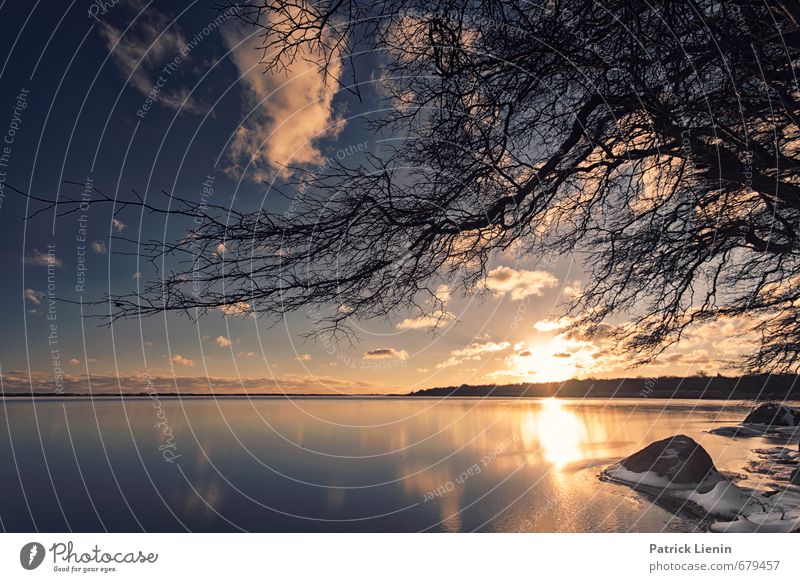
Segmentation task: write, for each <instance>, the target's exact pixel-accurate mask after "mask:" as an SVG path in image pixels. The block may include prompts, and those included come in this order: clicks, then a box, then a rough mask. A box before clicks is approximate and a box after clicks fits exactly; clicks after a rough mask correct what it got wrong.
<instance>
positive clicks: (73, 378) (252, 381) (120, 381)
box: [3, 370, 375, 394]
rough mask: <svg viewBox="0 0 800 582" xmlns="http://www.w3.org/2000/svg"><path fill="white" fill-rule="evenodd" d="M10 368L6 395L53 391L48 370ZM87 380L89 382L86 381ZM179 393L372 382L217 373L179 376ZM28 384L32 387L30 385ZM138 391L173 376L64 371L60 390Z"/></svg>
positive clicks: (161, 386) (343, 388)
mask: <svg viewBox="0 0 800 582" xmlns="http://www.w3.org/2000/svg"><path fill="white" fill-rule="evenodd" d="M28 374H29V372H28V370H19V371H17V370H10V371H8V372H6V371H5V370H4V372H3V386H4V389H5V393H6V394H30V392H31V390H33V392H34V394H53V393H55V389H56V385H55V383H54V381H53V373H52V372H49V373H48V372H38V371H31V372H30V378H29V377H28ZM89 379H91V384H90V383H89ZM178 380H179V386H180V390H181V393H182V394H210V393H211V392H212V390H213V393H214V394H241V393H243V392H247V393H251V394H259V393H261V394H263V393H270V394H280V393H287V394H297V393H302V394H332V393H351V394H353V393H362V394H363V393H368V392H374V391H375V384H374V383H367V382H360V381H348V380H342V379H341V378H333V377H328V376H310V375H306V374H303V375H299V374H298V375H291V374H289V375H286V376H283V377H271V376H270V377H254V378H236V377H220V376H209V377H206V376H182V377H180V378H179V379H178ZM31 386H32V388H31ZM90 386H91V393H93V394H119V393H120V391H121V392H122V393H123V394H141V393H146V392H147V390H148V389H150V390H152V388H151V387H155V388H156V390H157V392H158V393H159V394H165V393H171V392H175V378H174V376H173V375H172V374H171V373H169V372H167V373H164V374H161V375H159V374H156V373H154V372H152V371H151V372H150V373H149V374H148V375H147V376H145V375H144V374H143V373H130V374H126V375H120V376H117V375H114V374H92V375H91V377H90V378H87V376H86V375H84V374H80V375H78V374H65V375H64V377H63V391H64V392H65V393H67V394H88V393H89V392H90Z"/></svg>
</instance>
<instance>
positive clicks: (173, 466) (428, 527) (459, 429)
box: [0, 398, 767, 532]
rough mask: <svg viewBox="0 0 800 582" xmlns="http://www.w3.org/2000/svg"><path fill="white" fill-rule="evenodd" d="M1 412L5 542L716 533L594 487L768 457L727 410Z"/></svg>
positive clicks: (552, 406) (366, 402) (423, 403)
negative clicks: (29, 536) (737, 435)
mask: <svg viewBox="0 0 800 582" xmlns="http://www.w3.org/2000/svg"><path fill="white" fill-rule="evenodd" d="M0 406H2V410H0V519H1V520H2V524H1V525H2V528H3V529H5V530H8V531H33V530H40V531H69V530H72V531H104V530H108V531H141V530H146V531H184V530H191V531H238V530H246V531H279V532H285V531H397V532H406V531H409V532H410V531H474V530H478V531H545V532H551V531H558V532H574V531H577V532H581V531H588V532H596V531H615V532H616V531H662V530H665V531H692V530H694V529H697V528H702V527H703V525H702V524H698V523H696V522H693V521H690V520H688V519H686V518H682V517H677V516H675V515H673V514H671V513H669V512H667V511H665V510H663V509H661V508H659V507H657V506H653V505H652V504H651V503H650V502H649V501H647V500H645V499H643V498H642V497H640V496H639V495H638V494H636V493H634V492H632V491H631V490H629V489H627V488H625V487H621V486H616V485H612V484H608V483H603V482H600V481H599V480H598V479H597V475H598V473H599V472H600V470H602V468H604V467H605V466H607V465H608V464H610V463H612V462H614V461H616V460H618V459H619V458H621V457H623V456H625V455H627V454H630V453H632V452H634V451H636V450H638V449H640V448H642V447H643V446H645V445H647V444H649V443H650V442H652V441H654V440H657V439H660V438H664V437H667V436H670V435H673V434H686V435H688V436H690V437H692V438H694V439H695V440H697V441H698V442H700V443H701V444H702V445H703V446H704V447H705V448H706V449H707V450H708V452H709V453H710V454H711V456H712V458H713V459H714V461H715V463H716V464H717V467H718V468H719V469H720V470H722V471H729V472H740V471H741V470H742V468H743V467H744V466H745V465H746V463H747V461H748V460H749V459H750V458H751V456H752V454H751V449H753V448H756V447H759V446H764V445H765V444H767V443H766V441H764V440H763V439H738V440H732V439H729V438H726V437H722V436H715V435H710V434H707V433H706V432H705V431H707V430H709V429H711V428H714V427H715V426H719V425H721V424H735V423H737V422H738V421H740V420H741V419H742V418H743V417H744V416H745V414H746V412H747V410H748V406H745V405H743V404H741V403H728V404H726V403H723V402H715V401H702V402H697V401H674V400H673V401H671V402H668V401H660V400H635V401H634V400H614V401H608V400H559V401H554V400H550V399H548V400H539V399H525V400H519V399H518V400H504V399H503V400H501V399H488V400H487V399H484V400H478V399H454V398H453V399H446V400H437V399H417V398H380V399H371V398H370V399H358V400H352V399H347V400H345V399H319V398H317V399H314V398H300V399H294V400H284V399H278V398H258V399H245V398H228V399H222V400H212V399H201V398H197V399H188V400H183V401H180V400H174V399H162V400H160V401H151V400H150V399H140V400H125V401H121V400H105V401H94V402H93V401H91V400H88V399H82V400H74V399H73V400H68V401H67V400H57V401H56V400H54V401H44V402H43V401H41V400H40V401H37V402H35V403H33V402H31V401H7V402H5V403H3V404H0ZM170 459H171V462H170ZM744 483H745V484H747V481H745V482H744Z"/></svg>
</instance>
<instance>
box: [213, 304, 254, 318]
mask: <svg viewBox="0 0 800 582" xmlns="http://www.w3.org/2000/svg"><path fill="white" fill-rule="evenodd" d="M252 307H253V306H252V305H250V304H249V303H247V302H245V301H237V302H236V303H231V304H229V305H220V306H219V307H217V310H219V311H221V312H222V313H223V314H224V315H245V314H247V313H250V310H251V309H252Z"/></svg>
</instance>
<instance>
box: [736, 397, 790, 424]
mask: <svg viewBox="0 0 800 582" xmlns="http://www.w3.org/2000/svg"><path fill="white" fill-rule="evenodd" d="M744 424H762V425H767V426H773V427H777V426H800V410H795V409H794V408H789V407H788V406H786V405H784V404H781V403H779V402H766V403H764V404H761V405H759V406H757V407H756V408H755V409H753V410H752V411H750V414H748V415H747V417H746V418H745V419H744Z"/></svg>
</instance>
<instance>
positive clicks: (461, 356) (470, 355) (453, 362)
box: [436, 341, 511, 369]
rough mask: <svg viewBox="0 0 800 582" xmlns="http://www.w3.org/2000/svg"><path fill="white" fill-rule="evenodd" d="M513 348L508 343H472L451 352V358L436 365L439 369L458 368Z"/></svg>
mask: <svg viewBox="0 0 800 582" xmlns="http://www.w3.org/2000/svg"><path fill="white" fill-rule="evenodd" d="M510 347H511V344H510V343H508V342H500V343H496V342H493V341H486V342H472V343H471V344H470V345H468V346H467V347H465V348H461V349H459V350H453V351H451V352H450V357H449V358H448V359H447V360H445V361H444V362H441V363H439V364H437V365H436V367H437V368H440V369H441V368H449V367H451V366H457V365H459V364H462V363H463V362H465V361H468V360H480V359H481V357H483V355H484V354H491V353H495V352H502V351H505V350H507V349H509V348H510Z"/></svg>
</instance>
